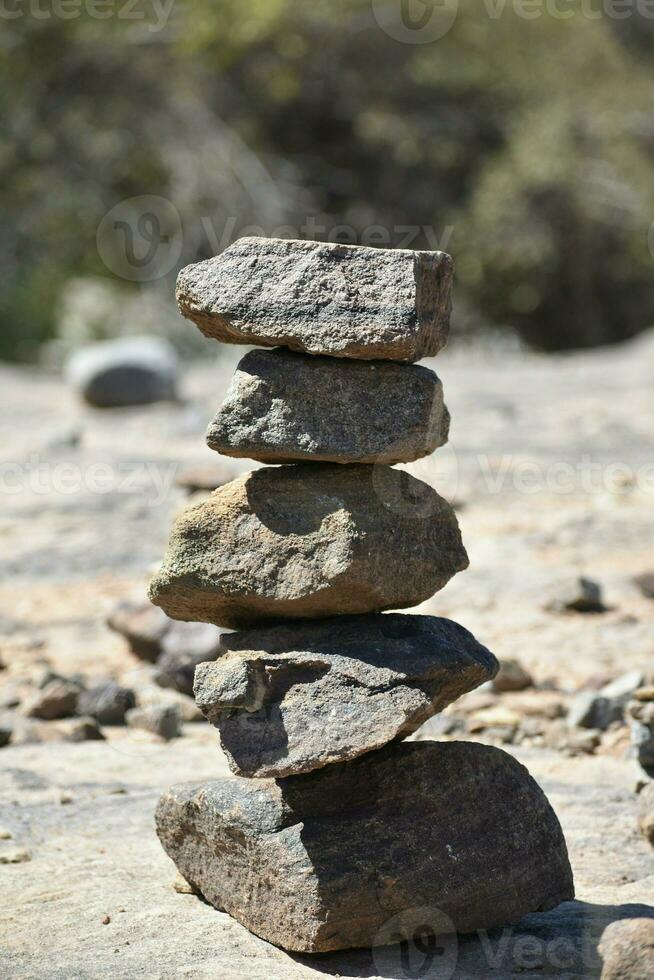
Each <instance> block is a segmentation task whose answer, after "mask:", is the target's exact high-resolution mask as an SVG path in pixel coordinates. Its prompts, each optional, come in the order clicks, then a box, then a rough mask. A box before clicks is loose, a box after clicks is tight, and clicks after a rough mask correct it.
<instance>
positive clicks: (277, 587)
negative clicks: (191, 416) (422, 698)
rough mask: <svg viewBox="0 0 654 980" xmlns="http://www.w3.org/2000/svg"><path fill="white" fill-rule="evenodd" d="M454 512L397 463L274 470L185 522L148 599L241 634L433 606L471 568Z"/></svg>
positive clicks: (237, 483) (177, 615) (229, 488)
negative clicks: (286, 623) (275, 625)
mask: <svg viewBox="0 0 654 980" xmlns="http://www.w3.org/2000/svg"><path fill="white" fill-rule="evenodd" d="M467 565H468V556H467V554H466V551H465V548H464V547H463V544H462V542H461V533H460V531H459V526H458V524H457V520H456V516H455V514H454V511H453V510H452V508H451V507H450V505H449V504H448V503H447V501H445V500H443V498H442V497H439V495H438V494H437V493H436V491H435V490H432V488H431V487H429V486H428V485H427V484H426V483H422V482H421V481H420V480H416V479H415V478H414V477H412V476H410V475H409V474H408V473H404V472H402V471H400V470H395V469H392V468H391V467H390V466H364V465H361V466H339V465H338V464H329V463H301V464H297V465H294V466H281V467H266V468H263V469H260V470H255V471H254V472H253V473H248V474H247V475H246V476H244V477H241V478H240V479H238V480H234V481H233V482H232V483H228V484H226V485H225V486H223V487H220V489H218V490H216V491H215V493H213V494H212V495H211V496H210V497H209V498H208V499H207V500H206V501H203V502H202V503H201V504H198V505H197V506H195V507H191V508H190V509H189V510H187V511H186V512H185V513H184V514H182V516H181V517H180V518H179V519H178V520H177V522H176V524H175V527H174V528H173V532H172V535H171V539H170V546H169V548H168V552H167V554H166V559H165V561H164V563H163V565H162V567H161V570H160V571H159V573H158V575H156V576H155V578H154V580H153V582H152V585H151V587H150V598H151V600H152V602H154V604H155V605H157V606H160V607H161V608H162V609H163V610H164V611H165V612H166V613H167V614H168V615H169V616H171V617H172V618H173V619H181V620H194V621H198V622H208V623H215V624H216V625H218V626H227V627H233V628H239V627H248V626H254V625H256V624H257V623H270V622H274V621H275V620H281V619H317V618H320V617H322V616H341V615H348V614H359V613H372V612H381V611H383V610H384V609H402V608H406V607H407V606H415V605H418V603H420V602H423V601H424V600H425V599H428V598H429V597H430V596H432V595H433V594H434V592H437V591H438V590H439V589H441V588H443V586H444V585H445V584H446V583H447V582H448V581H449V579H450V578H451V577H452V576H453V575H454V574H455V573H456V572H458V571H461V570H462V569H464V568H466V567H467Z"/></svg>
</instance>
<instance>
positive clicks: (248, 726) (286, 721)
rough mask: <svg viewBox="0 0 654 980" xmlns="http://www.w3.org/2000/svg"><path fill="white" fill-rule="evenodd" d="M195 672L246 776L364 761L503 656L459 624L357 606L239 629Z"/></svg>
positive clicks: (485, 676)
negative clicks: (312, 618) (314, 618)
mask: <svg viewBox="0 0 654 980" xmlns="http://www.w3.org/2000/svg"><path fill="white" fill-rule="evenodd" d="M221 647H222V654H223V656H221V657H220V658H219V659H218V660H217V661H216V662H215V663H206V664H200V666H199V667H198V668H197V669H196V673H195V700H196V702H197V705H198V707H199V708H200V710H201V711H202V712H203V713H204V715H205V716H206V718H207V719H208V720H209V721H210V722H211V724H212V725H215V726H216V727H217V728H218V730H219V732H220V740H221V743H222V747H223V749H224V751H225V754H226V755H227V758H228V760H229V764H230V767H231V769H232V771H233V772H235V773H236V774H237V775H239V776H273V777H282V776H289V775H294V774H299V773H303V772H309V771H311V770H312V769H317V768H320V767H321V766H324V765H327V764H328V763H333V762H344V761H346V760H349V759H354V758H356V757H357V756H359V755H362V754H363V753H365V752H369V751H370V750H372V749H377V748H381V747H382V746H384V745H386V744H387V743H388V742H390V741H392V740H394V739H398V738H403V737H404V736H406V735H409V734H410V733H411V732H413V731H415V730H416V728H418V727H419V726H420V725H421V724H422V723H423V722H424V721H425V720H426V719H427V718H430V717H431V716H432V715H433V714H436V712H437V711H442V709H443V708H444V707H445V706H446V705H448V704H450V702H452V701H455V700H456V698H458V697H460V696H461V695H462V694H465V693H466V692H467V691H471V690H473V689H474V688H475V687H477V686H478V685H479V684H483V683H484V681H488V680H491V679H492V678H493V677H494V676H495V674H496V673H497V670H498V667H499V664H498V662H497V660H496V659H495V657H494V656H493V654H492V653H490V651H488V650H487V649H486V648H485V647H483V646H482V645H481V644H480V643H478V642H477V641H476V640H475V638H474V636H473V635H472V634H471V633H469V632H468V631H467V630H466V629H464V628H463V627H462V626H459V625H458V623H454V622H452V621H451V620H448V619H439V618H437V617H435V616H402V615H399V614H397V613H389V614H387V615H384V616H379V615H378V616H346V617H341V618H338V619H328V620H321V621H318V622H307V623H294V624H291V625H289V626H277V627H274V628H272V629H267V630H266V629H259V630H249V631H244V632H240V633H230V634H227V635H225V636H224V637H223V639H222V642H221Z"/></svg>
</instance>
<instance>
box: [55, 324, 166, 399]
mask: <svg viewBox="0 0 654 980" xmlns="http://www.w3.org/2000/svg"><path fill="white" fill-rule="evenodd" d="M66 373H67V377H68V380H69V381H70V382H71V384H72V385H73V387H74V388H75V389H76V390H77V392H78V393H79V395H80V396H81V397H82V398H83V399H84V400H85V401H86V402H88V403H89V405H93V406H95V407H96V408H119V407H125V406H129V405H146V404H149V403H150V402H157V401H169V400H174V399H175V397H176V391H175V389H176V382H177V377H178V374H179V362H178V359H177V355H176V353H175V350H174V349H173V348H172V347H171V345H170V344H169V343H167V341H165V340H162V339H161V338H160V337H150V336H143V337H123V338H119V339H117V340H106V341H101V342H100V343H97V344H92V345H90V346H89V347H84V348H82V349H81V350H79V351H76V352H75V353H74V354H73V355H72V357H71V359H70V361H69V363H68V365H67V372H66Z"/></svg>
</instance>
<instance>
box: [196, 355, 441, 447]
mask: <svg viewBox="0 0 654 980" xmlns="http://www.w3.org/2000/svg"><path fill="white" fill-rule="evenodd" d="M449 427H450V416H449V413H448V411H447V409H446V408H445V406H444V404H443V386H442V384H441V383H440V381H439V380H438V378H437V377H436V375H435V374H434V372H433V371H430V370H428V368H424V367H420V366H415V365H410V364H393V363H390V362H388V361H386V362H384V361H367V362H361V361H349V362H348V361H343V360H342V359H341V360H337V359H335V358H333V357H309V356H308V355H306V354H296V353H294V352H293V351H289V350H283V349H281V348H280V349H278V350H273V351H260V350H259V351H257V350H255V351H250V353H249V354H246V355H245V357H244V358H243V360H242V361H241V362H240V364H239V365H238V368H237V369H236V373H235V375H234V378H233V380H232V383H231V385H230V388H229V390H228V392H227V395H226V397H225V400H224V402H223V404H222V407H221V409H220V411H219V412H218V414H217V416H216V418H215V419H214V420H213V422H212V423H211V425H210V426H209V431H208V432H207V442H208V444H209V446H210V447H211V449H215V450H216V451H217V452H219V453H224V454H225V455H227V456H248V457H251V458H252V459H258V460H260V461H261V462H263V463H292V462H295V461H297V460H309V461H311V460H314V461H317V460H322V461H323V462H333V463H375V462H377V463H410V462H411V461H412V460H416V459H420V457H422V456H427V455H428V454H429V453H431V452H433V451H434V449H436V448H437V447H438V446H442V445H444V443H446V442H447V437H448V433H449Z"/></svg>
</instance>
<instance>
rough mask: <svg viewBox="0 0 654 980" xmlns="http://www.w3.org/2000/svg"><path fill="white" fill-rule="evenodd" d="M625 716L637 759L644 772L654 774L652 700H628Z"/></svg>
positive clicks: (653, 706) (653, 702)
mask: <svg viewBox="0 0 654 980" xmlns="http://www.w3.org/2000/svg"><path fill="white" fill-rule="evenodd" d="M627 717H628V721H629V727H630V729H631V744H632V746H633V747H634V749H635V752H636V756H637V758H638V761H639V763H640V764H641V766H642V767H643V769H645V771H646V772H648V773H652V774H654V701H639V700H634V701H630V702H629V705H628V706H627Z"/></svg>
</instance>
